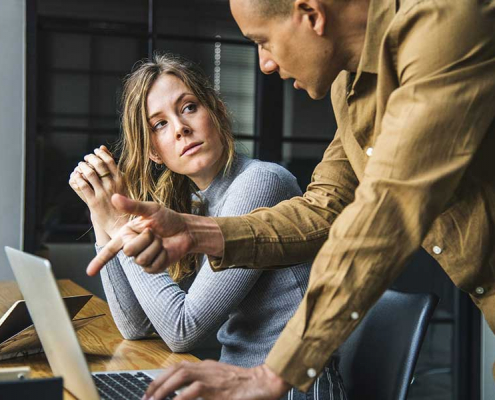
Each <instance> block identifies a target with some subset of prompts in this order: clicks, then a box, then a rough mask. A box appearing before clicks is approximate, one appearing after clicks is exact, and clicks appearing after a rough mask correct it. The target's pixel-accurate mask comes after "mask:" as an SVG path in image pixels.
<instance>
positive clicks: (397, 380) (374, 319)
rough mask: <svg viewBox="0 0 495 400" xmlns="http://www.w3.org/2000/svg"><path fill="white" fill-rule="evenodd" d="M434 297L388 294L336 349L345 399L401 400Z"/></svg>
mask: <svg viewBox="0 0 495 400" xmlns="http://www.w3.org/2000/svg"><path fill="white" fill-rule="evenodd" d="M437 304H438V297H437V296H435V295H433V294H426V293H420V294H410V293H401V292H396V291H394V290H387V291H386V292H385V293H384V294H383V295H382V297H381V298H380V299H379V300H378V301H377V303H376V304H375V305H374V306H373V307H372V308H371V309H370V310H369V312H368V314H367V315H366V316H365V317H364V318H363V320H362V321H361V323H360V324H359V326H358V327H357V329H356V330H355V331H354V332H353V333H352V334H351V336H350V337H349V338H348V339H347V341H346V342H344V343H343V344H342V346H340V348H339V350H338V352H337V353H336V355H339V356H340V364H339V365H340V373H341V375H342V379H343V381H344V385H345V387H346V390H347V396H348V399H349V400H405V399H406V398H407V393H408V390H409V386H410V384H411V380H412V377H413V372H414V367H415V365H416V361H417V359H418V355H419V351H420V348H421V343H422V341H423V337H424V335H425V333H426V329H427V328H428V321H429V320H430V318H431V315H432V314H433V311H434V309H435V307H436V305H437Z"/></svg>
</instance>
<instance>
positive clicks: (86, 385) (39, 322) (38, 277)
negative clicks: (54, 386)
mask: <svg viewBox="0 0 495 400" xmlns="http://www.w3.org/2000/svg"><path fill="white" fill-rule="evenodd" d="M5 252H6V253H7V258H8V259H9V262H10V266H11V267H12V270H13V271H14V275H15V278H16V280H17V283H18V285H19V288H20V290H21V293H22V295H23V296H24V300H25V301H26V304H27V307H28V310H29V313H30V315H31V318H32V320H33V324H34V327H35V328H36V332H37V333H38V336H39V338H40V341H41V344H42V345H43V349H44V350H45V354H46V358H47V359H48V363H49V364H50V367H51V369H52V372H53V375H54V376H62V377H63V379H64V387H65V388H66V389H67V390H68V391H69V392H71V393H72V394H73V395H74V396H75V397H77V398H79V399H82V400H96V399H100V398H101V399H141V398H142V397H143V395H144V393H145V391H146V389H147V387H148V385H149V383H150V382H151V381H152V380H153V379H154V378H155V377H157V376H158V375H159V374H160V373H161V372H162V371H163V370H161V369H155V370H142V371H115V372H95V373H93V374H91V373H90V371H89V368H88V365H87V363H86V359H85V358H84V354H83V352H82V349H81V346H80V345H79V341H78V340H77V335H76V332H75V330H74V328H73V326H72V323H71V319H70V318H69V314H68V312H67V308H66V307H65V304H64V301H63V300H62V296H61V295H60V292H59V290H58V286H57V282H56V281H55V277H54V276H53V272H52V267H51V265H50V262H49V261H48V260H46V259H44V258H40V257H36V256H33V255H31V254H27V253H24V252H22V251H19V250H16V249H13V248H11V247H8V246H6V247H5ZM175 396H176V394H173V395H171V396H169V397H167V399H172V398H173V397H175Z"/></svg>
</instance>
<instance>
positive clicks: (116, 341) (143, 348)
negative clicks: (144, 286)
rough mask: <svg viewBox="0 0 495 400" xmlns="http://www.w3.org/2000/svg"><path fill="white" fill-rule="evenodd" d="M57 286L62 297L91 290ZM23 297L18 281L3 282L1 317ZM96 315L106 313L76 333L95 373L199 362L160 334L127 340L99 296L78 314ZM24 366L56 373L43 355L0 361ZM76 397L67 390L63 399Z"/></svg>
mask: <svg viewBox="0 0 495 400" xmlns="http://www.w3.org/2000/svg"><path fill="white" fill-rule="evenodd" d="M58 286H59V289H60V292H61V294H62V296H73V295H78V294H87V293H89V292H88V291H87V290H85V289H83V288H82V287H80V286H78V285H77V284H75V283H74V282H72V281H70V280H59V281H58ZM20 299H22V295H21V293H20V291H19V289H18V287H17V284H16V283H15V282H10V281H9V282H0V316H2V315H3V314H4V313H5V312H6V311H7V310H8V309H9V307H10V306H11V305H12V304H13V303H14V302H15V301H17V300H20ZM96 314H106V315H105V316H104V317H102V318H98V319H96V320H95V321H93V322H91V324H90V325H88V326H87V327H85V328H83V329H81V330H80V331H79V332H77V336H78V338H79V342H80V343H81V347H82V349H83V351H84V354H85V355H86V360H87V362H88V365H89V369H90V370H91V371H93V372H96V371H118V370H136V369H156V368H166V367H167V366H169V365H172V364H175V363H177V362H180V361H183V360H187V361H199V360H198V359H197V358H196V357H194V356H192V355H190V354H177V353H172V352H171V351H170V349H169V348H168V347H167V345H166V344H165V343H164V342H163V341H162V340H161V339H160V337H159V336H154V337H151V338H149V339H144V340H132V341H131V340H124V339H123V338H122V336H121V335H120V333H119V331H118V329H117V327H116V326H115V323H114V321H113V318H112V316H111V314H110V309H109V307H108V304H107V303H106V302H105V301H103V300H102V299H100V298H98V297H96V296H93V297H92V298H91V300H90V301H89V302H88V304H86V305H85V306H84V308H83V309H82V310H81V311H80V312H79V314H77V318H81V317H89V316H92V315H96ZM47 318H49V316H47ZM25 365H27V366H29V367H31V376H32V377H49V376H53V375H52V372H51V369H50V366H49V365H48V361H47V359H46V357H45V355H44V354H37V355H32V356H27V357H20V358H15V359H12V360H5V361H0V368H7V367H20V366H25ZM73 398H74V397H72V396H71V395H70V394H69V393H68V392H67V391H65V395H64V399H73Z"/></svg>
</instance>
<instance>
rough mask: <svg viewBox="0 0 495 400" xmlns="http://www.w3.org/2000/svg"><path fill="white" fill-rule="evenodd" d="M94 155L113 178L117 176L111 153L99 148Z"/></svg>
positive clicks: (101, 147)
mask: <svg viewBox="0 0 495 400" xmlns="http://www.w3.org/2000/svg"><path fill="white" fill-rule="evenodd" d="M95 155H96V156H98V157H99V158H100V159H101V160H102V161H103V162H104V163H105V165H106V167H107V168H108V170H109V171H110V173H111V174H112V175H114V176H116V175H117V174H118V172H119V171H118V168H117V164H116V163H115V161H114V159H113V157H112V153H110V151H109V150H108V149H107V148H106V147H105V146H100V148H98V149H95Z"/></svg>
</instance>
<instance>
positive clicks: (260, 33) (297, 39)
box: [230, 0, 368, 99]
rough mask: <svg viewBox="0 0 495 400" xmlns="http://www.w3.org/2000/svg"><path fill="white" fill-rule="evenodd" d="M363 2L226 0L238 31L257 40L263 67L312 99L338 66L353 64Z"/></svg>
mask: <svg viewBox="0 0 495 400" xmlns="http://www.w3.org/2000/svg"><path fill="white" fill-rule="evenodd" d="M367 4H368V0H230V7H231V10H232V15H233V16H234V18H235V20H236V22H237V24H238V25H239V27H240V29H241V31H242V33H243V34H244V35H245V36H246V37H247V38H249V39H251V40H253V41H254V42H255V43H256V44H257V45H258V52H259V57H260V68H261V71H262V72H264V73H265V74H271V73H274V72H278V73H279V74H280V77H281V78H282V79H288V78H292V79H294V80H295V82H294V87H295V88H296V89H304V90H306V91H307V92H308V94H309V96H310V97H312V98H313V99H320V98H322V97H324V96H325V95H326V94H327V93H328V91H329V90H330V86H331V84H332V82H333V81H334V79H335V78H336V77H337V75H338V74H339V72H340V71H342V70H344V69H351V70H352V69H355V67H357V63H358V61H359V56H360V51H361V48H362V42H363V41H364V33H365V28H366V23H365V22H364V25H363V22H362V19H363V18H364V20H366V14H367ZM358 5H359V7H358ZM363 6H365V7H363ZM359 11H361V12H359ZM363 16H364V17H363ZM358 32H360V33H361V34H358ZM358 43H359V45H358ZM358 53H359V54H358Z"/></svg>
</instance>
